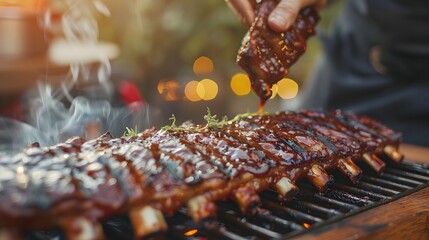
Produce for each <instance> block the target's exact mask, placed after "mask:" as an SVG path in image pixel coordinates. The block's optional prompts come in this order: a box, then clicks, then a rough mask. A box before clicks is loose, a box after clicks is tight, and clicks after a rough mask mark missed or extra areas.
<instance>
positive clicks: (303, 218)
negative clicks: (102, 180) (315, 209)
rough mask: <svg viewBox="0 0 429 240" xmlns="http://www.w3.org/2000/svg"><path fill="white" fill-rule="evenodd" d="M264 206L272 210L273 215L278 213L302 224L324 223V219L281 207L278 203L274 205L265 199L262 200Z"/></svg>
mask: <svg viewBox="0 0 429 240" xmlns="http://www.w3.org/2000/svg"><path fill="white" fill-rule="evenodd" d="M262 206H264V207H266V208H268V209H270V210H271V211H272V212H273V213H276V214H278V213H281V214H282V215H285V216H287V217H289V218H292V219H294V220H296V221H298V222H301V223H304V222H307V223H311V224H314V223H318V222H323V219H322V218H319V217H315V216H312V215H310V214H307V213H303V212H300V211H298V210H295V209H292V208H289V207H285V206H281V205H279V204H277V203H274V202H271V201H268V200H265V199H262Z"/></svg>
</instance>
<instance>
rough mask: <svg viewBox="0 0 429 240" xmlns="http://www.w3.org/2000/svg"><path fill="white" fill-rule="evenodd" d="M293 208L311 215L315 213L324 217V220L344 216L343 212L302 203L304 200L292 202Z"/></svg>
mask: <svg viewBox="0 0 429 240" xmlns="http://www.w3.org/2000/svg"><path fill="white" fill-rule="evenodd" d="M290 203H291V204H292V207H295V208H298V209H299V210H304V211H308V212H310V213H315V214H317V213H318V214H317V215H323V217H324V218H329V217H333V216H337V215H341V214H343V213H342V212H340V211H338V210H335V209H333V208H325V207H322V206H320V205H316V204H313V203H310V202H306V201H302V200H298V201H296V200H294V201H292V202H290Z"/></svg>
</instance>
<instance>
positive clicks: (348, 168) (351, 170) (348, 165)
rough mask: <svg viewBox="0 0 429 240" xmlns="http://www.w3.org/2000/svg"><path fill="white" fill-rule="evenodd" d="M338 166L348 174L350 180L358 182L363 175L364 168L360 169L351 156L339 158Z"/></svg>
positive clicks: (343, 172) (345, 174) (342, 171)
mask: <svg viewBox="0 0 429 240" xmlns="http://www.w3.org/2000/svg"><path fill="white" fill-rule="evenodd" d="M337 168H338V169H339V170H340V171H341V173H342V174H344V176H346V177H347V178H348V179H349V180H350V182H352V183H357V182H358V181H359V179H360V178H361V177H362V169H360V168H359V167H358V166H356V164H354V162H353V161H352V160H351V159H350V158H345V159H344V158H342V159H340V160H338V164H337Z"/></svg>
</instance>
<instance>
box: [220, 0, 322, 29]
mask: <svg viewBox="0 0 429 240" xmlns="http://www.w3.org/2000/svg"><path fill="white" fill-rule="evenodd" d="M262 1H264V0H262ZM326 2H327V0H280V2H279V4H278V5H277V7H276V8H275V9H274V10H273V12H272V13H271V14H270V16H269V18H268V25H269V26H270V28H271V29H273V30H274V31H276V32H284V31H286V30H287V29H288V28H289V27H290V26H292V24H293V23H294V22H295V19H296V17H297V15H298V13H299V11H300V10H301V9H302V8H305V7H308V6H314V7H316V8H317V9H320V8H321V7H323V6H324V5H325V4H326ZM226 3H227V4H228V6H229V7H230V8H231V9H232V10H233V11H234V13H235V14H236V15H237V16H238V17H239V18H240V19H241V21H242V22H243V24H245V25H246V26H248V27H250V25H252V22H253V20H254V19H255V5H256V1H255V0H226Z"/></svg>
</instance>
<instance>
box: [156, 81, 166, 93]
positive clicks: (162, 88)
mask: <svg viewBox="0 0 429 240" xmlns="http://www.w3.org/2000/svg"><path fill="white" fill-rule="evenodd" d="M157 89H158V93H159V94H163V93H164V92H165V81H164V80H160V81H159V82H158V86H157Z"/></svg>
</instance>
